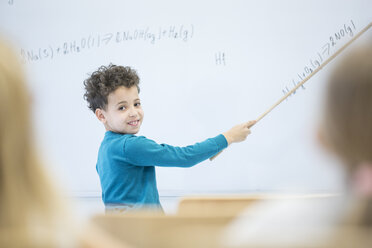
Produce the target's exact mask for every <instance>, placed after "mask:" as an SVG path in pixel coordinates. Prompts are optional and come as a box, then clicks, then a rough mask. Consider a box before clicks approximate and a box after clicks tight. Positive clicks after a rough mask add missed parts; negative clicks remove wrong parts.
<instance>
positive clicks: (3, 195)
mask: <svg viewBox="0 0 372 248" xmlns="http://www.w3.org/2000/svg"><path fill="white" fill-rule="evenodd" d="M30 105H31V101H30V96H29V94H28V90H27V85H26V83H25V79H24V74H23V68H22V66H21V64H20V63H19V61H18V58H17V57H16V56H15V53H14V52H13V51H12V49H11V48H10V47H9V46H8V45H7V44H6V43H5V42H4V41H1V40H0V247H25V246H27V247H54V246H57V243H59V241H57V240H58V239H61V238H62V236H63V235H60V234H58V231H56V230H57V229H58V228H59V227H60V225H63V224H62V223H63V221H62V220H63V219H64V218H66V216H64V214H63V212H64V211H63V210H62V208H63V207H62V205H63V204H62V201H60V200H59V199H60V197H59V196H58V195H56V192H57V191H56V190H55V189H54V187H53V185H52V183H51V182H50V180H49V179H48V176H47V175H46V173H45V172H44V170H43V168H42V166H41V163H40V161H39V159H38V157H37V155H36V154H37V153H36V151H35V149H34V143H33V137H32V125H31V122H32V121H31V106H30ZM61 229H62V227H61ZM57 236H61V237H57ZM59 244H60V243H59Z"/></svg>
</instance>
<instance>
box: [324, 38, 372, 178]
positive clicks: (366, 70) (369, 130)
mask: <svg viewBox="0 0 372 248" xmlns="http://www.w3.org/2000/svg"><path fill="white" fill-rule="evenodd" d="M322 135H323V136H324V140H325V143H326V144H327V145H328V146H329V148H330V149H331V150H332V151H333V152H334V153H335V154H336V155H337V156H338V157H340V158H341V159H342V161H343V162H344V163H345V164H346V165H347V166H348V169H350V170H351V171H352V170H353V168H354V166H357V165H359V164H361V163H365V162H368V163H372V45H370V44H368V45H365V46H363V47H359V48H357V49H354V50H353V51H352V52H351V53H350V54H348V55H347V56H346V57H344V58H343V60H342V61H341V63H340V64H339V65H338V66H337V67H336V69H335V71H334V72H333V74H332V76H331V78H330V80H329V82H328V89H327V95H326V103H325V109H324V117H323V124H322Z"/></svg>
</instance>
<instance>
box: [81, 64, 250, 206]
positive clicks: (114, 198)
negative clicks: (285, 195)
mask: <svg viewBox="0 0 372 248" xmlns="http://www.w3.org/2000/svg"><path fill="white" fill-rule="evenodd" d="M138 85H139V77H138V75H137V73H136V71H135V70H133V69H131V68H130V67H123V66H116V65H112V64H110V65H109V66H108V67H105V66H101V67H100V68H99V69H98V70H97V71H95V72H93V73H92V75H91V76H90V77H89V78H88V79H86V80H85V81H84V86H85V90H86V92H85V94H84V98H85V100H87V102H88V104H89V108H90V109H91V110H92V111H93V112H94V113H95V115H96V116H97V118H98V120H99V121H101V122H102V123H103V125H104V126H105V129H106V133H105V137H104V139H103V141H102V143H101V146H100V149H99V152H98V160H97V165H96V169H97V172H98V175H99V178H100V181H101V187H102V199H103V202H104V203H105V206H106V210H114V211H119V212H123V211H126V210H131V209H138V208H143V207H154V208H155V209H160V210H161V205H160V202H159V194H158V190H157V187H156V178H155V167H154V166H168V167H190V166H193V165H195V164H197V163H199V162H201V161H203V160H206V159H208V158H210V157H212V156H213V155H215V154H217V153H218V152H220V151H222V150H223V149H224V148H226V147H227V146H228V145H229V144H231V143H234V142H240V141H243V140H245V138H246V137H247V135H248V134H249V133H250V130H249V128H250V127H251V126H252V125H253V124H254V123H255V121H251V122H248V123H243V124H240V125H237V126H235V127H233V128H232V129H231V130H229V131H227V132H225V133H223V134H220V135H218V136H216V137H214V138H210V139H207V140H205V141H203V142H200V143H196V144H194V145H191V146H187V147H174V146H170V145H166V144H161V145H160V144H157V143H155V142H154V141H152V140H150V139H147V138H145V137H143V136H135V134H136V133H138V131H139V130H140V127H141V124H142V122H143V117H144V112H143V110H142V108H141V101H140V98H139V96H138V93H139V91H140V89H139V86H138Z"/></svg>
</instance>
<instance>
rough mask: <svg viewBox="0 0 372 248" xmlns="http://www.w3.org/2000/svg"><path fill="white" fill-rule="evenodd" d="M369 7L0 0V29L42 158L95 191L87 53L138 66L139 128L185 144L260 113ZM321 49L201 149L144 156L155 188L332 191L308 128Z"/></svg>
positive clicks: (91, 59)
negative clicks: (166, 161) (242, 137)
mask: <svg viewBox="0 0 372 248" xmlns="http://www.w3.org/2000/svg"><path fill="white" fill-rule="evenodd" d="M371 9H372V1H370V0H355V1H346V0H342V1H340V0H331V1H295V0H283V1H275V0H266V1H236V0H232V1H231V0H229V1H216V0H213V1H212V0H206V1H200V0H198V1H196V0H188V1H171V0H160V1H149V0H147V1H146V0H143V1H119V0H117V1H115V0H105V1H98V0H89V1H88V0H81V1H72V0H65V1H42V0H32V1H31V0H30V1H25V0H5V1H1V3H0V32H1V33H2V34H3V35H6V36H7V38H8V39H10V40H11V41H13V42H14V45H15V46H16V47H17V51H18V52H19V55H20V56H21V58H22V60H23V62H24V64H25V67H26V68H27V75H28V78H29V85H30V89H31V92H32V94H33V99H34V102H33V104H34V106H33V109H34V122H35V128H36V137H37V141H38V144H39V146H40V147H41V150H42V152H43V155H44V156H45V157H46V159H47V161H48V162H47V165H48V166H49V167H50V168H51V170H54V171H56V172H57V174H58V178H59V180H60V181H61V182H62V184H63V186H65V187H66V189H67V190H69V191H70V192H75V193H78V194H81V195H89V194H97V195H99V193H100V183H99V178H98V176H97V173H96V170H95V164H96V159H97V152H98V149H99V145H100V142H101V140H102V139H103V136H104V132H105V130H104V127H103V126H102V124H101V123H100V122H99V121H98V120H97V119H96V117H95V116H94V115H93V113H92V112H91V111H90V110H89V109H88V107H87V104H86V102H85V101H84V99H83V94H84V87H83V81H84V79H86V78H87V77H88V74H90V73H92V72H93V71H95V70H96V69H97V68H98V67H99V66H101V65H108V64H109V63H114V64H117V65H125V66H131V67H133V68H135V69H136V70H137V72H138V74H139V76H140V79H141V83H140V87H141V93H140V97H141V100H142V105H143V108H144V112H145V119H144V123H143V126H142V128H141V131H140V133H139V135H144V136H146V137H148V138H150V139H154V140H155V141H157V142H158V143H167V144H171V145H176V146H185V145H190V144H193V143H195V142H198V141H202V140H204V139H206V138H209V137H214V136H216V135H217V134H219V133H222V132H224V131H226V130H228V129H229V128H230V127H232V126H234V125H235V124H238V123H241V122H244V121H248V120H252V119H255V118H257V117H258V116H260V115H261V114H262V113H264V112H265V111H266V110H267V109H268V108H269V107H270V106H271V105H272V104H274V103H275V102H276V101H277V100H279V99H280V98H281V97H282V96H283V95H284V94H285V92H286V91H288V90H290V89H292V88H293V86H294V85H295V84H297V83H298V82H299V81H301V79H303V78H304V77H306V76H307V75H308V74H309V73H310V69H314V68H316V67H317V66H318V65H319V63H320V62H322V61H324V60H325V59H327V58H328V57H330V56H331V55H332V54H333V53H334V52H335V51H336V50H337V49H338V48H340V47H341V46H342V45H343V44H345V43H346V42H347V41H348V40H350V39H351V38H352V37H353V35H355V34H356V33H357V32H359V31H360V30H361V29H362V28H363V27H365V26H366V25H367V24H368V23H369V22H371V21H372V11H371ZM364 37H371V31H369V32H368V33H366V34H365V35H364ZM361 40H362V39H361ZM357 42H361V41H359V40H358V41H357ZM336 60H337V59H336ZM334 62H335V61H333V62H332V63H331V64H330V65H328V66H327V67H326V68H324V69H323V70H321V71H320V72H319V73H318V74H317V75H316V76H314V77H313V78H312V79H311V80H310V81H308V82H307V83H306V84H305V87H304V88H305V89H303V88H300V89H299V90H298V91H297V92H296V93H295V94H294V95H292V96H291V97H289V98H288V100H286V101H284V102H283V103H282V104H281V105H279V106H278V107H277V108H276V109H274V110H273V111H272V112H271V113H270V114H269V115H267V116H266V117H265V118H264V119H262V120H261V121H260V122H259V123H258V124H257V125H256V126H254V127H253V128H252V134H251V135H250V136H248V138H247V140H246V141H245V142H243V143H238V144H233V145H232V146H231V147H229V148H228V149H226V150H225V151H224V152H223V153H222V154H221V155H220V156H219V157H217V158H216V159H215V160H214V161H213V162H210V161H205V162H202V163H201V164H199V165H197V166H194V167H192V168H187V169H182V168H157V180H158V188H159V191H160V194H161V195H167V194H174V195H177V194H187V193H195V192H201V193H205V192H251V191H276V190H286V191H329V190H337V189H338V188H339V187H340V181H341V179H342V173H341V172H340V171H339V167H338V166H337V162H336V161H334V159H332V158H330V157H329V156H327V154H326V153H325V152H324V151H323V150H322V149H321V148H320V147H319V145H318V143H317V141H316V128H317V123H318V120H319V116H320V113H321V106H322V105H321V104H322V97H323V90H324V83H325V81H326V80H327V77H328V75H329V73H330V71H331V68H332V66H333V65H334V64H335V63H334Z"/></svg>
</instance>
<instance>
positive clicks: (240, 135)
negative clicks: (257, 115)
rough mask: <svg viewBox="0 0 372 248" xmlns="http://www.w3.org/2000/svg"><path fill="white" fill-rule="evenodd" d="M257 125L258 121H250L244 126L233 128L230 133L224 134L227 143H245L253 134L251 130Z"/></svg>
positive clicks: (243, 124)
mask: <svg viewBox="0 0 372 248" xmlns="http://www.w3.org/2000/svg"><path fill="white" fill-rule="evenodd" d="M254 124H256V121H254V120H253V121H248V122H244V123H242V124H238V125H236V126H234V127H233V128H231V129H230V130H229V131H226V132H224V133H223V135H224V136H225V138H226V140H227V143H228V144H229V145H230V144H232V143H237V142H241V141H244V140H245V139H246V138H247V136H248V135H249V134H250V133H251V130H250V128H251V127H252V126H253V125H254Z"/></svg>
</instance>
